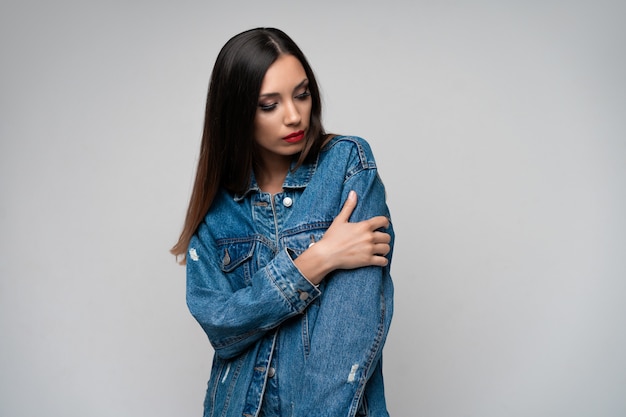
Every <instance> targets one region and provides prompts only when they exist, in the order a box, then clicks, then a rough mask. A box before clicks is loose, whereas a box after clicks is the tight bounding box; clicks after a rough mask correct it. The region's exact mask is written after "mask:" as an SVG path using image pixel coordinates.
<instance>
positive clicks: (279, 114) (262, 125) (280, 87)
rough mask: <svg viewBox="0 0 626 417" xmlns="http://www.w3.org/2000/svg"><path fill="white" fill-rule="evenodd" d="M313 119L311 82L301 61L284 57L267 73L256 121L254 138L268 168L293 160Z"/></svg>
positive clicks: (264, 78) (260, 95) (300, 148)
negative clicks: (276, 163)
mask: <svg viewBox="0 0 626 417" xmlns="http://www.w3.org/2000/svg"><path fill="white" fill-rule="evenodd" d="M310 117H311V93H310V92H309V80H308V78H307V76H306V73H305V72H304V68H303V67H302V64H301V63H300V61H299V60H298V59H297V58H296V57H294V56H293V55H281V56H280V57H279V58H278V59H277V60H276V61H275V62H274V63H273V64H272V65H270V67H269V68H268V69H267V72H266V73H265V77H263V83H262V85H261V92H260V94H259V103H258V107H257V111H256V116H255V118H254V139H255V141H256V143H257V145H258V147H259V150H260V157H261V158H262V159H263V163H264V164H265V165H268V164H271V163H272V161H283V162H284V161H285V160H291V157H292V156H293V155H295V154H296V153H298V152H300V151H301V150H302V149H303V147H304V137H305V133H306V131H307V129H308V128H309V121H310Z"/></svg>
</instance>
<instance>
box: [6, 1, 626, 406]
mask: <svg viewBox="0 0 626 417" xmlns="http://www.w3.org/2000/svg"><path fill="white" fill-rule="evenodd" d="M625 15H626V5H624V3H623V2H620V1H605V0H600V1H568V2H566V1H560V2H559V1H521V0H520V1H495V0H494V1H475V2H469V1H468V2H460V1H445V2H435V1H408V0H406V1H395V2H394V1H391V2H368V1H365V2H363V1H352V2H340V1H336V0H333V1H316V2H306V3H305V2H290V3H289V2H277V1H271V0H270V1H263V2H259V1H257V2H252V1H248V2H240V1H228V2H227V1H222V2H213V1H192V0H189V1H185V0H183V1H179V2H165V1H147V0H145V1H123V2H122V1H116V0H114V1H97V2H96V1H68V0H60V1H49V2H47V1H43V0H39V1H29V0H3V2H2V5H1V6H0V59H1V64H2V65H1V66H0V88H1V91H0V118H1V119H0V138H1V144H0V193H1V194H0V198H1V200H0V227H1V229H0V314H1V316H0V415H2V416H3V417H5V416H6V417H30V416H35V415H45V416H53V417H56V416H59V417H61V416H63V417H84V416H89V417H143V416H152V417H165V416H168V417H172V416H175V417H180V416H200V415H201V412H202V411H201V410H202V401H203V396H204V390H205V386H206V385H205V384H206V381H207V380H208V377H209V366H210V360H211V355H212V351H211V349H210V346H209V343H208V341H207V339H206V337H205V335H204V333H203V332H202V331H201V329H200V327H199V326H198V325H197V324H196V323H195V321H194V320H193V318H192V317H191V316H190V314H189V313H188V312H187V309H186V305H185V298H184V290H185V277H184V275H185V273H184V268H183V267H180V266H178V265H177V264H176V263H175V262H174V259H173V257H172V256H171V255H170V254H169V253H168V249H169V248H170V247H171V246H172V245H173V244H174V242H175V240H176V239H177V237H178V233H179V232H180V229H181V226H182V222H183V217H184V213H185V210H186V206H187V202H188V198H189V193H190V190H191V185H192V181H193V176H194V172H195V164H196V160H197V159H196V158H197V153H198V150H199V144H200V137H201V131H202V124H203V110H204V103H205V97H206V89H207V85H208V79H209V75H210V72H211V69H212V66H213V63H214V60H215V58H216V56H217V53H218V51H219V48H220V47H221V46H222V45H223V44H224V43H225V42H226V41H227V40H228V39H229V38H230V37H231V36H233V35H235V34H236V33H238V32H240V31H242V30H245V29H249V28H252V27H257V26H276V27H279V28H282V29H283V30H285V31H286V32H287V33H288V34H290V36H292V37H293V38H294V40H295V41H296V42H297V43H298V44H299V45H300V46H301V47H302V49H303V50H304V52H305V53H306V54H307V56H308V58H309V60H310V62H311V64H312V66H313V68H314V70H315V71H316V73H317V76H318V80H319V82H320V84H321V87H322V92H323V99H324V103H325V113H324V118H325V122H326V126H327V128H328V129H329V130H330V131H333V132H338V133H345V134H353V135H359V136H363V137H365V138H366V139H368V140H369V141H370V143H371V145H372V147H373V149H374V152H375V155H376V157H377V160H378V163H379V168H380V173H381V175H382V178H383V180H384V182H385V184H386V186H387V192H388V202H389V206H390V208H391V210H392V216H393V222H394V225H395V228H396V231H397V245H396V251H395V257H394V265H393V269H392V272H393V277H394V280H395V285H396V312H395V319H394V322H393V325H392V329H391V333H390V336H389V339H388V343H387V345H386V348H385V360H384V368H385V375H386V387H387V397H388V403H389V410H390V412H391V413H392V415H393V416H395V417H409V416H427V417H502V416H506V417H518V416H519V417H528V416H533V417H555V416H568V417H591V416H593V417H598V416H601V417H623V416H624V415H626V221H625V218H626V214H625V213H626V75H625V74H626V25H624V16H625ZM355 292H358V288H356V289H355ZM337 343H341V341H339V340H338V341H337ZM303 395H306V393H303Z"/></svg>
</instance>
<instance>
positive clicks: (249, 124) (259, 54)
mask: <svg viewBox="0 0 626 417" xmlns="http://www.w3.org/2000/svg"><path fill="white" fill-rule="evenodd" d="M281 55H293V56H294V57H296V58H297V59H298V60H299V61H300V63H301V64H302V67H303V68H304V71H305V73H306V76H307V78H308V80H309V91H310V93H311V100H312V106H311V119H310V122H309V128H308V130H307V135H306V138H305V144H304V148H303V150H302V151H301V152H300V155H299V157H298V163H297V166H300V165H301V164H302V163H304V162H308V161H310V160H312V159H314V158H316V157H317V154H318V153H319V150H320V148H321V147H322V145H323V142H324V139H325V135H326V133H325V131H324V128H323V126H322V117H321V115H322V105H321V99H320V92H319V87H318V85H317V82H316V80H315V76H314V74H313V70H312V69H311V66H310V65H309V63H308V61H307V59H306V57H305V56H304V54H303V53H302V51H301V50H300V48H298V46H297V45H296V43H295V42H294V41H293V40H292V39H291V38H290V37H289V36H287V35H286V34H285V33H284V32H282V31H281V30H279V29H274V28H257V29H251V30H248V31H245V32H242V33H240V34H238V35H236V36H234V37H233V38H231V39H230V40H229V41H228V42H227V43H226V44H225V45H224V47H223V48H222V50H221V51H220V53H219V54H218V56H217V59H216V61H215V66H214V67H213V72H212V74H211V81H210V83H209V92H208V97H207V101H206V111H205V118H204V131H203V134H202V144H201V146H200V158H199V160H198V168H197V170H196V179H195V182H194V186H193V190H192V192H191V199H190V201H189V207H188V209H187V215H186V217H185V224H184V226H183V230H182V233H181V234H180V237H179V239H178V242H177V243H176V244H175V245H174V246H173V247H172V249H171V250H170V252H171V253H172V254H174V255H176V257H177V258H178V259H179V260H180V263H181V264H184V263H185V253H186V252H187V247H188V246H189V241H190V240H191V238H192V236H193V234H194V233H195V232H196V230H197V228H198V226H199V225H200V223H202V221H203V220H204V217H205V216H206V214H207V212H208V211H209V209H210V208H211V204H212V203H213V200H214V198H215V195H216V194H217V192H218V190H219V188H220V187H223V188H224V189H226V190H228V191H230V192H232V193H240V194H241V193H244V192H245V191H246V190H247V189H248V187H249V186H250V177H251V174H252V171H253V169H254V168H255V167H256V166H257V164H258V163H259V161H258V160H257V158H256V157H255V151H254V149H255V142H254V118H255V115H256V111H257V107H258V99H259V93H260V91H261V85H262V83H263V78H264V77H265V73H266V72H267V69H268V68H269V67H270V65H272V64H273V63H274V62H275V61H276V60H277V59H278V57H280V56H281Z"/></svg>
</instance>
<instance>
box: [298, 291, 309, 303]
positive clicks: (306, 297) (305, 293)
mask: <svg viewBox="0 0 626 417" xmlns="http://www.w3.org/2000/svg"><path fill="white" fill-rule="evenodd" d="M308 298H309V293H308V292H304V291H303V292H301V293H300V299H301V300H302V301H305V300H306V299H308Z"/></svg>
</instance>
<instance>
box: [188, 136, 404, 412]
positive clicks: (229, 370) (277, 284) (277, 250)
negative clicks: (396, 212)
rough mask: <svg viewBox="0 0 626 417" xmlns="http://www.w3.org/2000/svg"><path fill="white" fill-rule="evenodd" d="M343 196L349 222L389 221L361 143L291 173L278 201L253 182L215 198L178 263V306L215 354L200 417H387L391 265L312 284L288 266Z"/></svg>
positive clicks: (339, 145)
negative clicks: (182, 287) (350, 206)
mask: <svg viewBox="0 0 626 417" xmlns="http://www.w3.org/2000/svg"><path fill="white" fill-rule="evenodd" d="M350 190H354V191H356V193H357V195H358V203H357V207H356V208H355V210H354V212H353V213H352V216H351V218H350V221H351V222H357V221H360V220H365V219H368V218H371V217H373V216H377V215H384V216H387V217H389V211H388V208H387V204H386V202H385V190H384V186H383V184H382V182H381V180H380V178H379V175H378V172H377V169H376V163H375V161H374V157H373V155H372V152H371V149H370V147H369V145H368V144H367V142H366V141H365V140H364V139H361V138H358V137H347V136H338V137H335V138H333V139H332V140H331V141H330V142H328V143H327V144H326V145H325V146H324V147H323V148H322V150H321V151H320V154H319V155H318V157H317V159H316V161H315V162H314V163H310V164H304V165H302V166H301V167H299V168H298V169H297V170H295V171H293V170H292V171H290V172H289V173H288V174H287V178H286V179H285V182H284V185H283V191H282V192H281V193H278V194H273V195H272V194H268V193H264V192H262V191H261V190H260V189H259V187H258V185H257V184H256V181H255V180H254V178H253V179H252V181H251V186H250V188H249V189H248V191H247V192H246V193H244V194H243V195H233V194H231V193H229V192H226V191H224V190H221V191H220V192H218V195H217V196H216V198H215V200H214V202H213V204H212V206H211V208H210V210H209V212H208V213H207V215H206V218H205V220H204V222H203V223H202V224H201V225H200V226H199V227H198V230H197V232H196V234H195V235H194V237H193V238H192V240H191V242H190V245H189V250H188V253H187V305H188V307H189V310H190V311H191V313H192V315H193V316H194V317H195V319H196V320H197V321H198V322H199V324H200V326H201V327H202V328H203V329H204V331H205V332H206V334H207V336H208V338H209V341H210V342H211V345H212V346H213V349H214V351H215V354H214V357H213V364H212V369H211V377H210V380H209V383H208V388H207V393H206V398H205V403H204V416H205V417H209V416H210V417H216V416H222V417H246V416H265V417H278V416H280V417H337V416H348V417H352V416H370V417H383V416H388V413H387V407H386V404H385V397H384V389H383V376H382V349H383V345H384V343H385V339H386V337H387V333H388V330H389V326H390V323H391V317H392V312H393V284H392V281H391V276H390V274H389V269H390V263H389V265H387V266H386V267H382V268H381V267H374V266H372V267H364V268H359V269H352V270H337V271H334V272H333V273H331V274H329V275H328V276H327V277H326V278H325V279H324V281H322V283H321V284H320V285H319V286H315V285H312V284H311V283H310V282H309V281H308V280H307V279H306V277H304V276H303V275H302V273H301V272H300V271H299V270H298V268H296V266H295V264H294V259H296V258H297V257H298V256H299V255H300V254H301V253H302V252H304V251H305V250H306V249H307V248H308V247H309V246H310V245H311V244H314V243H315V242H317V241H318V240H320V239H321V238H322V236H323V235H324V232H325V231H326V230H327V229H328V227H329V226H330V224H331V223H332V221H333V219H334V218H335V216H336V215H337V214H338V213H339V211H340V210H341V208H342V206H343V203H344V202H345V201H346V198H347V196H348V193H349V192H350ZM386 231H387V232H388V233H390V234H391V236H392V247H393V237H394V233H393V227H392V226H391V225H390V227H389V228H388V229H387V230H386ZM387 257H388V259H389V260H390V261H391V252H390V253H389V254H388V255H387Z"/></svg>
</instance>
